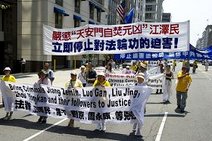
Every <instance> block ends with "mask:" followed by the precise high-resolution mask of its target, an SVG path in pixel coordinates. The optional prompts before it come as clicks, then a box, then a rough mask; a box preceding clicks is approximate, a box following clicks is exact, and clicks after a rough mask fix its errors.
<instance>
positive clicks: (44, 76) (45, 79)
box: [35, 70, 51, 123]
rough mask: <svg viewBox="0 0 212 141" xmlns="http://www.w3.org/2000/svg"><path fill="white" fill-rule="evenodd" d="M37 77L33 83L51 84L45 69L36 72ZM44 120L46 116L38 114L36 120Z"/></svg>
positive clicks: (41, 121)
mask: <svg viewBox="0 0 212 141" xmlns="http://www.w3.org/2000/svg"><path fill="white" fill-rule="evenodd" d="M38 77H39V80H38V81H37V83H36V84H35V85H38V86H40V84H43V85H47V86H51V81H50V80H49V78H48V73H47V72H46V71H45V70H41V71H40V72H39V73H38ZM46 121H47V116H40V117H39V119H38V121H37V122H38V123H46Z"/></svg>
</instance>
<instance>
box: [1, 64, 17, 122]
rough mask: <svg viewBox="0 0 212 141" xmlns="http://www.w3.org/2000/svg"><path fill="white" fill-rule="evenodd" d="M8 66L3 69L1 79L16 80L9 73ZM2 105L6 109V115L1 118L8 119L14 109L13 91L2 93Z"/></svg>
mask: <svg viewBox="0 0 212 141" xmlns="http://www.w3.org/2000/svg"><path fill="white" fill-rule="evenodd" d="M10 73H11V69H10V67H6V68H5V69H4V74H5V75H4V76H3V77H2V80H3V81H8V82H16V79H15V77H14V76H13V75H11V74H10ZM2 97H3V102H4V107H5V111H6V116H5V117H4V118H2V119H3V120H10V119H11V117H12V114H13V111H14V103H15V95H13V93H10V94H9V93H2Z"/></svg>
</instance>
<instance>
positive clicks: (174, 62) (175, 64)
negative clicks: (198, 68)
mask: <svg viewBox="0 0 212 141" xmlns="http://www.w3.org/2000/svg"><path fill="white" fill-rule="evenodd" d="M176 66H177V62H176V60H174V61H173V62H172V71H173V72H175V68H176Z"/></svg>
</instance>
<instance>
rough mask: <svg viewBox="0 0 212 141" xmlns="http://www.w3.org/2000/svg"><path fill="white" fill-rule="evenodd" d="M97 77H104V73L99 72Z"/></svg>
mask: <svg viewBox="0 0 212 141" xmlns="http://www.w3.org/2000/svg"><path fill="white" fill-rule="evenodd" d="M97 76H105V73H104V72H99V73H98V74H97Z"/></svg>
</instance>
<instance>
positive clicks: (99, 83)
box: [93, 72, 111, 131]
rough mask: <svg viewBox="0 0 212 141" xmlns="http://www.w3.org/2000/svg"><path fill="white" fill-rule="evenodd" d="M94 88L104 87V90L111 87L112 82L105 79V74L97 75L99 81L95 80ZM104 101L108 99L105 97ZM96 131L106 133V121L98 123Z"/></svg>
mask: <svg viewBox="0 0 212 141" xmlns="http://www.w3.org/2000/svg"><path fill="white" fill-rule="evenodd" d="M93 87H103V88H104V87H111V85H110V82H109V81H107V80H106V78H105V73H104V72H100V73H98V74H97V79H96V80H95V82H94V84H93ZM103 99H106V98H105V97H103ZM96 129H97V130H100V131H106V124H105V121H104V120H103V121H102V122H101V123H98V124H97V127H96Z"/></svg>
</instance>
